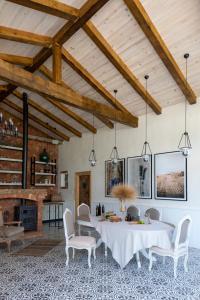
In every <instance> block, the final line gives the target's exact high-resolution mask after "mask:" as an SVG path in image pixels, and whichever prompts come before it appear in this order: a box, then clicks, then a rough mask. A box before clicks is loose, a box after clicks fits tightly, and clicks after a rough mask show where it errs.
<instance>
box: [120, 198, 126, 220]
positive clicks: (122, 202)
mask: <svg viewBox="0 0 200 300" xmlns="http://www.w3.org/2000/svg"><path fill="white" fill-rule="evenodd" d="M120 202H121V205H120V211H121V213H122V216H123V220H125V218H126V201H125V200H124V199H120Z"/></svg>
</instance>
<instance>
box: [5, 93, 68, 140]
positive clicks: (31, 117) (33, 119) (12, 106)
mask: <svg viewBox="0 0 200 300" xmlns="http://www.w3.org/2000/svg"><path fill="white" fill-rule="evenodd" d="M5 104H6V105H8V106H10V107H11V108H13V109H14V110H16V111H18V112H20V113H23V110H22V108H21V107H20V106H18V105H16V104H15V103H12V102H11V101H10V100H8V99H6V100H5ZM28 115H29V118H30V119H31V120H32V121H34V122H35V123H37V124H39V125H41V126H42V127H44V128H46V129H47V130H49V131H50V132H53V133H54V134H55V135H57V136H59V137H60V138H62V139H63V140H65V141H69V140H70V138H69V137H68V136H67V135H65V134H64V133H62V132H60V131H59V130H57V129H56V128H54V127H53V126H51V125H49V124H48V123H45V122H43V121H42V120H41V119H39V118H37V117H36V116H34V115H33V114H31V113H30V112H29V114H28Z"/></svg>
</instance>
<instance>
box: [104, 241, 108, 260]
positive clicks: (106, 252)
mask: <svg viewBox="0 0 200 300" xmlns="http://www.w3.org/2000/svg"><path fill="white" fill-rule="evenodd" d="M105 256H106V257H107V256H108V248H107V246H106V244H105Z"/></svg>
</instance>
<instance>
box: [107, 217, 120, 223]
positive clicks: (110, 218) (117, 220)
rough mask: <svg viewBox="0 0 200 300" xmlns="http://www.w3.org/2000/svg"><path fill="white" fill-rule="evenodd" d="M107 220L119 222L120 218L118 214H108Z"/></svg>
mask: <svg viewBox="0 0 200 300" xmlns="http://www.w3.org/2000/svg"><path fill="white" fill-rule="evenodd" d="M109 221H110V222H121V221H122V218H120V217H118V216H110V217H109Z"/></svg>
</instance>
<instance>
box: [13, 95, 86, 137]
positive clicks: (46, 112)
mask: <svg viewBox="0 0 200 300" xmlns="http://www.w3.org/2000/svg"><path fill="white" fill-rule="evenodd" d="M13 95H14V96H15V97H17V98H18V99H20V100H23V95H22V94H21V93H20V92H18V91H14V92H13ZM28 104H29V106H31V107H32V108H34V109H35V110H37V111H39V112H40V113H41V114H43V115H45V116H47V117H48V118H49V119H51V120H53V121H54V122H56V123H57V124H59V125H60V126H62V127H64V128H65V129H67V130H68V131H70V132H72V133H73V134H74V135H76V136H78V137H81V136H82V134H81V132H80V131H78V130H76V129H75V128H74V127H72V126H71V125H69V124H67V123H66V122H64V121H63V120H61V119H60V118H59V117H57V116H56V115H54V114H52V113H51V112H50V111H49V110H47V109H45V108H43V107H42V106H40V105H39V104H38V103H37V102H35V101H34V100H32V99H30V98H29V97H28Z"/></svg>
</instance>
